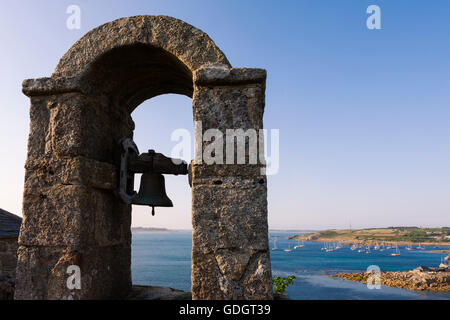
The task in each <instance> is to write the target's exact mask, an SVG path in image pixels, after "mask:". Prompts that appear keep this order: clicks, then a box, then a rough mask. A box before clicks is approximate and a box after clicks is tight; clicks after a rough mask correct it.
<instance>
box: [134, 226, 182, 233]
mask: <svg viewBox="0 0 450 320" xmlns="http://www.w3.org/2000/svg"><path fill="white" fill-rule="evenodd" d="M173 231H175V230H170V229H166V228H150V227H134V228H131V233H148V232H173Z"/></svg>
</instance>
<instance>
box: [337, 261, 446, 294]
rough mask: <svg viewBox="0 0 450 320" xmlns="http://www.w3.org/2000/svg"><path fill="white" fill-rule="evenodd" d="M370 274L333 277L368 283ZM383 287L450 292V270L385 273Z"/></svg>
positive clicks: (427, 268) (415, 270) (419, 268)
mask: <svg viewBox="0 0 450 320" xmlns="http://www.w3.org/2000/svg"><path fill="white" fill-rule="evenodd" d="M371 275H372V274H371V273H370V272H360V273H338V274H332V275H330V276H331V277H338V278H341V279H344V280H350V281H356V282H362V283H364V284H366V283H367V281H368V279H369V276H371ZM380 283H381V285H385V286H389V287H394V288H401V289H408V290H419V291H439V292H450V269H449V268H429V267H418V268H416V269H414V270H411V271H383V272H381V275H380Z"/></svg>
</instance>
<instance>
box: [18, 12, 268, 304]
mask: <svg viewBox="0 0 450 320" xmlns="http://www.w3.org/2000/svg"><path fill="white" fill-rule="evenodd" d="M265 82H266V72H265V70H262V69H247V68H232V67H231V65H230V63H229V62H228V60H227V58H226V57H225V55H224V54H223V53H222V52H221V51H220V49H219V48H218V47H217V46H216V45H215V44H214V42H213V41H212V40H211V39H210V38H209V37H208V36H207V35H206V34H205V33H203V32H202V31H200V30H198V29H196V28H194V27H192V26H190V25H188V24H187V23H185V22H183V21H180V20H177V19H174V18H171V17H165V16H137V17H130V18H122V19H119V20H116V21H113V22H110V23H106V24H104V25H102V26H100V27H98V28H96V29H94V30H92V31H90V32H89V33H87V34H86V35H85V36H84V37H83V38H81V39H80V40H79V41H78V42H77V43H75V44H74V46H73V47H72V48H71V49H70V50H69V51H68V52H67V53H66V54H65V55H64V56H63V57H62V59H61V60H60V62H59V64H58V66H57V67H56V70H55V72H54V73H53V75H52V76H51V77H50V78H41V79H32V80H25V81H24V83H23V92H24V93H25V94H26V95H27V96H29V97H30V99H31V107H30V119H31V125H30V135H29V143H28V158H27V162H26V176H25V190H24V205H23V216H24V220H23V224H22V227H21V232H20V237H19V249H18V265H17V283H16V293H15V298H16V299H111V298H115V299H117V298H124V297H126V296H127V295H128V293H129V292H130V289H131V270H130V264H131V231H130V225H131V206H129V205H126V204H124V203H122V202H121V200H120V198H119V197H118V196H117V194H116V190H117V184H118V182H117V174H118V166H119V162H120V148H119V146H118V141H119V139H121V138H132V137H133V130H134V122H133V120H132V118H131V113H132V111H133V110H134V109H135V108H136V107H137V106H139V104H141V103H142V102H143V101H145V100H147V99H151V98H152V97H154V96H157V95H161V94H166V93H176V94H183V95H186V96H189V97H191V98H192V106H193V119H194V120H195V121H202V130H204V131H205V130H208V129H210V128H215V129H220V130H223V132H225V129H238V128H242V129H244V130H247V129H250V128H253V129H256V130H258V129H261V128H262V127H263V123H262V118H263V113H264V103H265V96H264V94H265ZM200 145H201V146H202V148H204V147H205V146H206V145H207V143H205V142H204V143H203V144H202V143H200ZM198 151H199V150H196V152H198ZM200 152H201V151H200ZM262 166H263V165H262V164H259V165H248V164H246V165H218V164H215V165H206V164H201V163H200V164H195V163H194V164H193V166H192V226H193V248H192V297H193V299H272V298H273V296H272V282H271V267H270V256H269V249H268V227H267V180H266V177H265V175H263V174H261V170H260V169H261V167H262ZM70 265H77V266H79V267H80V269H81V289H80V290H76V289H68V288H67V285H66V282H67V277H68V275H67V272H66V271H67V267H68V266H70Z"/></svg>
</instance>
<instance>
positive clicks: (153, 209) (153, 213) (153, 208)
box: [152, 207, 155, 216]
mask: <svg viewBox="0 0 450 320" xmlns="http://www.w3.org/2000/svg"><path fill="white" fill-rule="evenodd" d="M154 215H155V207H152V216H154Z"/></svg>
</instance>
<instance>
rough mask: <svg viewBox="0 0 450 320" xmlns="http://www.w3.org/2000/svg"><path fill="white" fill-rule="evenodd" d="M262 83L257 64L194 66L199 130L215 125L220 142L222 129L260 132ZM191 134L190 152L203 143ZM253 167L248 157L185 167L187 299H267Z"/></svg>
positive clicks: (264, 232)
mask: <svg viewBox="0 0 450 320" xmlns="http://www.w3.org/2000/svg"><path fill="white" fill-rule="evenodd" d="M265 80H266V72H265V70H261V69H243V68H233V69H229V68H227V67H225V66H220V65H217V66H210V67H205V68H201V69H199V70H197V71H196V72H195V74H194V87H195V89H194V97H193V108H194V120H195V121H198V122H201V127H202V133H204V132H205V131H206V130H208V129H219V130H220V131H221V132H223V134H224V140H225V139H226V138H225V133H226V129H243V130H248V129H255V130H257V131H258V130H259V129H262V127H263V125H262V117H263V112H264V92H265ZM197 124H198V123H197ZM198 138H199V137H197V136H196V139H197V141H196V154H197V155H198V154H199V152H200V154H201V153H202V152H203V150H204V148H205V147H206V146H207V145H208V143H206V142H203V143H202V142H199V141H198ZM225 149H226V148H224V159H226V150H225ZM247 160H248V157H247ZM261 168H262V166H261V165H258V164H257V165H251V164H248V162H246V164H214V165H208V164H205V163H194V164H193V166H192V224H193V247H192V297H193V299H272V298H273V296H272V280H271V267H270V255H269V246H268V225H267V180H266V177H265V175H264V174H263V173H262V172H261Z"/></svg>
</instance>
